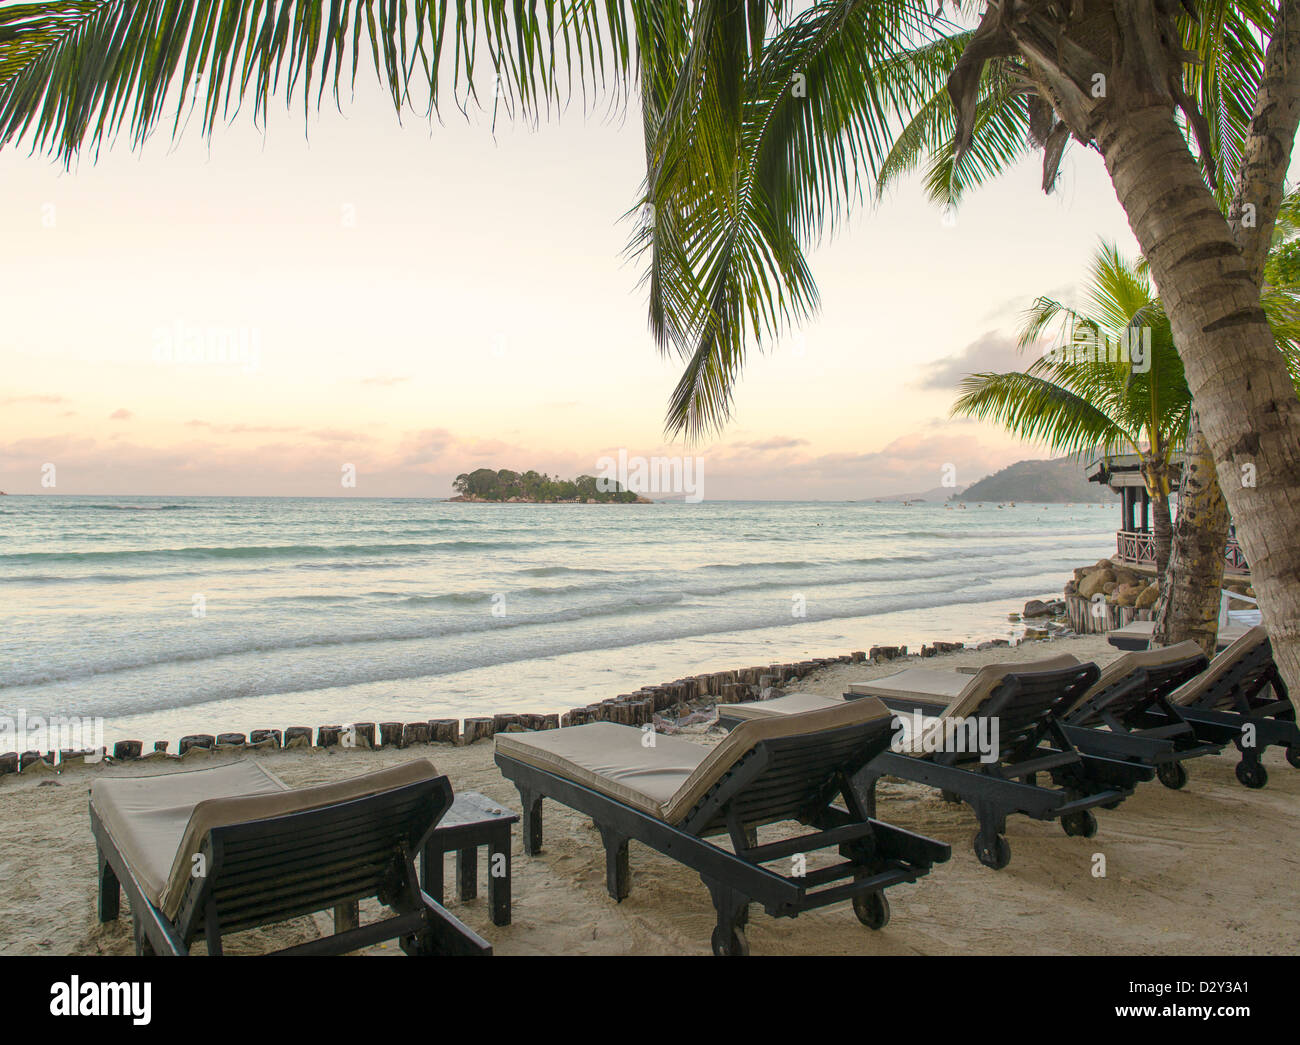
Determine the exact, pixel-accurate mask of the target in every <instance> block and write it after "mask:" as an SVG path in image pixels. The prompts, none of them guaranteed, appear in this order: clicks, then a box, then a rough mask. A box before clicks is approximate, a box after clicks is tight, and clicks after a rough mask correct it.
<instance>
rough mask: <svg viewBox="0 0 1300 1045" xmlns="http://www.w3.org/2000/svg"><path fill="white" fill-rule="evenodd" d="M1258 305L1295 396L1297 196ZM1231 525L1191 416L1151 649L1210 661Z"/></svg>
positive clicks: (1280, 227) (1299, 357) (1283, 216)
mask: <svg viewBox="0 0 1300 1045" xmlns="http://www.w3.org/2000/svg"><path fill="white" fill-rule="evenodd" d="M1263 304H1264V308H1265V311H1266V312H1267V313H1268V316H1269V324H1270V326H1271V327H1272V329H1273V334H1274V336H1275V337H1276V339H1277V342H1278V347H1279V348H1280V349H1281V350H1282V352H1283V355H1284V356H1285V358H1286V360H1287V364H1288V366H1289V367H1290V369H1291V379H1292V382H1293V383H1294V385H1295V387H1296V389H1297V391H1298V392H1300V365H1298V364H1300V348H1298V345H1297V331H1296V327H1297V323H1296V315H1297V311H1300V192H1297V191H1292V192H1291V193H1289V194H1288V195H1287V196H1286V198H1285V199H1284V200H1283V202H1282V206H1281V208H1280V209H1279V211H1278V218H1277V224H1276V226H1275V228H1274V230H1273V241H1272V248H1271V250H1270V252H1269V256H1268V259H1267V261H1266V262H1265V265H1264V286H1263ZM1230 528H1231V519H1230V516H1229V514H1228V504H1227V501H1226V500H1225V499H1224V496H1223V490H1222V488H1221V487H1220V486H1219V481H1218V475H1217V471H1216V469H1215V464H1214V455H1213V453H1212V452H1211V450H1210V447H1209V445H1208V443H1207V442H1206V440H1205V435H1204V433H1203V432H1202V431H1201V426H1200V423H1199V421H1198V419H1197V417H1196V412H1195V411H1194V410H1193V411H1192V416H1191V419H1190V421H1189V424H1188V430H1187V439H1186V444H1185V446H1184V449H1183V471H1182V480H1181V485H1180V488H1179V492H1178V518H1177V520H1176V522H1175V525H1174V534H1173V541H1172V548H1171V552H1170V556H1169V566H1168V569H1167V570H1166V571H1165V575H1164V579H1163V584H1162V585H1161V589H1160V600H1159V602H1158V603H1157V604H1156V611H1155V629H1154V633H1153V636H1152V642H1153V644H1155V645H1161V646H1168V645H1173V644H1174V643H1176V642H1182V641H1184V640H1189V639H1190V640H1191V641H1193V642H1196V643H1197V644H1198V645H1200V647H1201V649H1203V650H1204V651H1205V655H1206V656H1208V657H1212V656H1213V655H1214V651H1215V648H1216V646H1217V640H1218V633H1219V592H1220V589H1221V588H1222V585H1223V574H1224V558H1223V548H1224V545H1225V543H1226V542H1227V540H1228V533H1229V530H1230Z"/></svg>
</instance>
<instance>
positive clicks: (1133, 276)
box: [952, 244, 1192, 572]
mask: <svg viewBox="0 0 1300 1045" xmlns="http://www.w3.org/2000/svg"><path fill="white" fill-rule="evenodd" d="M1084 298H1085V302H1086V304H1085V305H1084V307H1083V308H1082V309H1079V310H1075V309H1072V308H1068V307H1067V306H1065V305H1063V304H1062V303H1061V302H1059V301H1057V300H1054V299H1052V298H1048V297H1040V298H1038V299H1037V300H1036V301H1034V303H1033V305H1032V306H1031V307H1030V309H1029V311H1028V313H1027V314H1026V317H1025V323H1024V326H1023V328H1022V329H1021V332H1020V345H1021V347H1022V348H1029V347H1031V346H1038V345H1040V344H1041V342H1042V339H1043V336H1044V334H1045V333H1048V332H1052V333H1053V334H1054V337H1053V339H1052V341H1051V344H1050V347H1049V350H1048V351H1047V352H1045V353H1044V354H1043V355H1042V356H1040V357H1039V358H1037V359H1035V360H1034V361H1033V363H1032V364H1030V366H1029V367H1028V368H1027V369H1026V370H1025V371H1024V372H1023V373H1009V374H992V373H983V374H971V375H970V376H969V377H967V378H965V379H964V380H963V381H962V383H961V386H960V394H959V396H958V398H957V401H956V403H955V404H954V405H953V408H952V412H953V413H954V414H956V415H962V416H966V417H975V418H979V419H981V420H988V421H995V422H997V423H999V424H1001V425H1003V426H1004V427H1005V428H1006V429H1007V430H1008V431H1010V432H1011V433H1013V434H1014V435H1017V436H1019V437H1020V438H1022V439H1026V440H1029V441H1031V442H1041V443H1045V444H1046V445H1047V446H1049V447H1050V448H1051V449H1052V450H1053V451H1054V452H1056V453H1066V454H1074V455H1079V456H1082V455H1083V454H1086V453H1090V452H1093V451H1100V452H1102V453H1105V454H1108V455H1109V454H1114V453H1134V454H1137V455H1138V457H1139V459H1140V461H1141V468H1142V479H1143V481H1144V482H1145V484H1146V489H1147V493H1148V494H1149V495H1150V497H1151V505H1152V532H1153V534H1154V537H1155V551H1156V569H1157V570H1159V571H1162V572H1163V570H1164V568H1165V566H1166V564H1167V563H1168V560H1169V544H1170V533H1171V524H1170V512H1169V495H1170V490H1171V481H1170V480H1171V471H1170V459H1171V457H1172V455H1173V454H1174V452H1175V451H1176V450H1178V449H1179V448H1181V446H1182V444H1183V440H1184V439H1185V437H1186V434H1187V419H1188V415H1189V413H1190V410H1191V403H1192V397H1191V393H1190V392H1189V391H1188V390H1187V379H1186V377H1185V376H1184V374H1183V365H1182V361H1181V360H1180V359H1179V357H1178V352H1177V350H1176V349H1175V348H1174V340H1173V335H1172V333H1171V331H1170V326H1169V318H1168V317H1167V316H1166V315H1165V314H1164V310H1163V309H1162V308H1161V307H1160V301H1159V299H1158V298H1157V297H1156V296H1155V293H1154V291H1153V289H1152V287H1151V281H1150V279H1149V278H1148V277H1147V275H1146V274H1145V272H1144V271H1143V266H1142V265H1141V264H1140V263H1138V262H1130V261H1128V260H1126V259H1125V258H1123V257H1121V256H1120V253H1119V251H1118V250H1117V249H1116V247H1115V246H1114V245H1112V244H1102V245H1101V247H1100V248H1099V249H1098V250H1097V253H1096V255H1095V256H1094V258H1093V261H1092V265H1091V267H1090V271H1089V277H1088V281H1087V284H1086V287H1085V289H1084Z"/></svg>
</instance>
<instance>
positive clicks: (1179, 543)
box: [1152, 412, 1228, 657]
mask: <svg viewBox="0 0 1300 1045" xmlns="http://www.w3.org/2000/svg"><path fill="white" fill-rule="evenodd" d="M1227 541H1228V504H1227V502H1226V501H1225V500H1224V499H1223V491H1222V490H1220V489H1219V483H1218V479H1217V478H1216V477H1215V473H1214V458H1213V457H1212V456H1211V455H1210V448H1209V446H1208V444H1207V443H1206V442H1205V436H1204V435H1203V434H1202V433H1201V426H1200V422H1199V421H1198V420H1197V417H1196V414H1195V412H1193V414H1192V418H1191V421H1190V423H1189V425H1188V428H1187V447H1186V449H1185V450H1184V451H1183V478H1182V486H1181V488H1180V490H1179V492H1178V522H1177V524H1176V526H1175V527H1174V539H1173V548H1172V550H1171V553H1170V556H1169V567H1168V569H1166V570H1165V572H1164V574H1163V577H1164V582H1163V584H1162V585H1161V589H1160V601H1159V602H1158V603H1157V604H1156V613H1155V621H1156V626H1155V635H1154V637H1153V639H1152V645H1155V646H1172V645H1173V644H1174V643H1176V642H1185V641H1187V640H1188V639H1190V640H1192V641H1193V642H1195V643H1197V644H1198V645H1199V646H1200V647H1201V649H1203V650H1204V651H1205V655H1206V656H1207V657H1212V656H1214V646H1215V642H1216V640H1217V638H1218V633H1219V590H1220V588H1221V587H1222V585H1223V565H1224V563H1223V549H1224V546H1225V545H1226V544H1227Z"/></svg>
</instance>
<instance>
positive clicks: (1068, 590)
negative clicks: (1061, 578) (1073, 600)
mask: <svg viewBox="0 0 1300 1045" xmlns="http://www.w3.org/2000/svg"><path fill="white" fill-rule="evenodd" d="M1078 590H1079V582H1078V581H1066V582H1065V594H1066V595H1073V594H1074V593H1075V592H1076V591H1078Z"/></svg>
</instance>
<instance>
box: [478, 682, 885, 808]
mask: <svg viewBox="0 0 1300 1045" xmlns="http://www.w3.org/2000/svg"><path fill="white" fill-rule="evenodd" d="M889 717H890V711H889V709H888V708H886V707H885V706H884V705H883V704H881V703H880V701H878V700H841V701H837V702H836V705H835V706H834V707H829V708H825V709H823V710H820V711H810V712H806V713H804V714H801V715H780V716H775V715H774V716H772V717H771V718H766V719H755V720H752V721H749V722H742V723H741V724H740V725H738V726H737V727H736V728H735V729H733V730H732V731H731V732H730V733H729V734H728V735H727V736H726V738H725V739H724V740H722V742H721V743H719V744H718V745H717V746H715V747H713V748H707V747H704V746H703V745H700V744H693V743H691V742H690V741H688V740H680V739H678V738H676V737H661V736H657V735H656V736H655V737H654V746H653V747H651V746H648V745H647V744H645V743H643V740H644V739H645V738H648V737H649V736H650V734H648V733H645V732H644V731H642V730H641V729H639V728H637V727H636V726H620V725H615V724H614V723H612V722H592V723H590V724H588V725H585V726H569V727H568V728H566V729H548V730H544V731H542V732H540V733H504V734H499V735H498V736H497V738H496V750H497V752H498V754H502V755H506V756H507V757H509V758H513V759H515V760H516V761H519V762H523V763H525V764H526V765H530V766H535V767H536V768H538V769H543V770H546V771H547V772H550V773H554V774H556V775H557V776H561V777H564V778H565V779H566V780H572V781H573V782H574V783H576V784H581V785H582V786H583V787H588V788H591V789H592V790H593V791H597V792H599V793H600V794H602V795H606V796H608V797H609V798H613V799H615V800H616V801H619V802H622V803H624V804H625V805H629V806H632V807H633V808H634V809H639V810H640V811H641V812H643V813H646V814H647V815H649V816H653V817H658V818H659V819H661V820H663V821H665V822H666V823H670V824H676V823H678V822H680V821H681V820H682V819H684V818H685V816H686V815H687V814H688V813H689V812H690V811H691V810H692V809H693V808H694V807H695V805H696V803H698V802H699V801H700V799H702V798H703V797H704V796H705V795H706V794H708V792H709V790H710V789H711V788H712V787H713V786H714V784H716V783H717V782H718V781H719V780H721V779H722V777H723V776H725V775H726V774H727V772H728V771H729V770H730V769H731V768H732V766H734V765H735V764H736V763H737V762H738V761H739V760H740V759H741V758H742V757H743V756H745V755H746V754H748V753H749V752H750V751H751V750H752V749H753V747H754V745H755V744H757V743H758V742H759V741H760V740H772V739H775V738H778V737H790V736H803V735H806V734H809V733H820V732H822V731H823V730H828V729H836V728H839V727H841V726H851V725H859V724H862V723H866V722H872V721H875V720H877V719H887V718H889Z"/></svg>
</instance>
